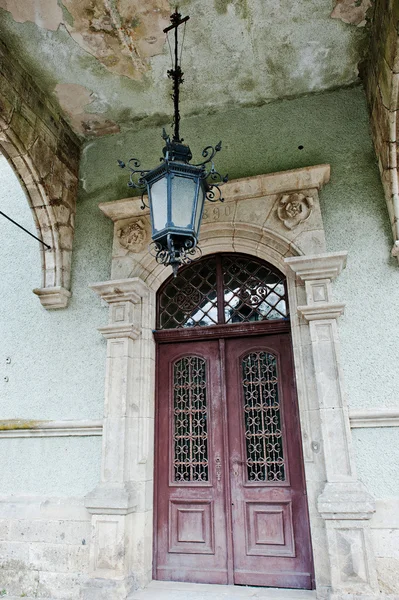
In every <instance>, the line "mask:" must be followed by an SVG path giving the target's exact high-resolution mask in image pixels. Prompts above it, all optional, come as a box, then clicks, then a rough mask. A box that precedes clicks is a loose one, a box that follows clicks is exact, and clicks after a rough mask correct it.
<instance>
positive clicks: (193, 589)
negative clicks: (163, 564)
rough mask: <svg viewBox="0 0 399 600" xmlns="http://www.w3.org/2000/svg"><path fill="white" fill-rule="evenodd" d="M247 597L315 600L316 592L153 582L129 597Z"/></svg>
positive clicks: (210, 599)
mask: <svg viewBox="0 0 399 600" xmlns="http://www.w3.org/2000/svg"><path fill="white" fill-rule="evenodd" d="M248 598H254V599H257V598H259V599H262V598H263V599H264V600H266V599H268V600H316V591H314V590H292V589H281V588H279V589H276V588H261V587H248V586H241V585H210V584H202V583H181V582H174V581H152V582H151V583H150V584H149V585H148V587H147V588H146V589H145V590H141V591H137V592H132V593H131V594H130V595H129V597H128V600H246V599H248Z"/></svg>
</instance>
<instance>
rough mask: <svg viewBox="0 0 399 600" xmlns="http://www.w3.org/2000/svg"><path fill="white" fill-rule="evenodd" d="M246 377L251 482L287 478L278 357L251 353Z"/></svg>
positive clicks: (245, 363) (246, 362)
mask: <svg viewBox="0 0 399 600" xmlns="http://www.w3.org/2000/svg"><path fill="white" fill-rule="evenodd" d="M242 377H243V380H242V383H243V391H244V425H245V439H246V450H247V460H246V464H247V475H248V481H285V463H284V453H283V436H282V430H281V414H280V402H279V397H278V377H277V364H276V357H275V356H273V354H268V353H267V352H251V353H250V354H248V355H247V356H245V357H244V358H243V360H242Z"/></svg>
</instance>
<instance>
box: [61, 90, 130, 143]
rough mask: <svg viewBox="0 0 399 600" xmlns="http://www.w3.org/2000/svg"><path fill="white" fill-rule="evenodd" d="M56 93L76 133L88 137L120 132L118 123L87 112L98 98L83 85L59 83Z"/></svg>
mask: <svg viewBox="0 0 399 600" xmlns="http://www.w3.org/2000/svg"><path fill="white" fill-rule="evenodd" d="M54 91H55V93H56V95H57V98H58V102H59V103H60V106H61V108H62V109H63V110H64V111H65V112H66V113H67V115H68V116H69V119H70V122H71V125H72V127H73V128H74V130H75V131H77V132H79V133H81V134H83V135H86V136H88V137H92V136H99V135H106V134H109V133H118V132H119V126H118V125H117V123H115V122H114V121H112V120H111V119H108V118H107V117H106V116H105V115H99V114H95V113H89V112H86V110H85V109H86V107H87V106H88V105H90V104H92V103H93V102H94V101H95V100H96V97H95V95H94V94H93V93H92V92H91V91H90V90H88V89H87V88H86V87H84V86H83V85H78V84H76V83H59V84H58V85H57V86H56V87H55V90H54Z"/></svg>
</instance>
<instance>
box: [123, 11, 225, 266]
mask: <svg viewBox="0 0 399 600" xmlns="http://www.w3.org/2000/svg"><path fill="white" fill-rule="evenodd" d="M189 18H190V17H184V18H183V19H182V18H181V15H180V13H178V12H177V9H176V11H175V12H174V13H173V14H172V15H171V17H170V20H171V23H172V24H171V25H170V26H169V27H167V28H166V29H164V32H165V33H166V34H167V33H168V32H169V31H171V30H174V32H175V59H174V66H173V69H171V70H170V71H168V77H169V78H170V79H172V80H173V94H172V98H173V101H174V135H173V139H172V140H171V139H170V137H169V136H168V135H167V133H166V132H165V130H163V135H162V137H163V139H164V140H165V147H164V148H163V158H162V159H161V164H160V165H159V166H158V167H156V168H155V169H152V170H142V169H141V168H140V161H138V160H137V159H136V158H131V159H130V160H129V162H128V168H129V170H130V181H129V183H128V186H129V187H132V188H135V189H139V190H141V191H142V197H143V195H144V193H145V191H146V192H147V194H148V201H149V206H150V216H151V227H152V240H153V244H152V249H153V252H154V253H155V257H156V260H157V261H158V262H159V263H161V264H164V265H165V266H168V265H170V266H171V267H172V269H173V272H174V275H175V276H176V274H177V270H178V268H179V266H181V265H182V264H187V263H188V262H191V260H192V258H193V256H194V255H195V254H196V253H197V251H198V250H199V249H198V246H197V244H198V237H199V230H200V225H201V218H202V213H203V209H204V202H205V199H207V200H209V201H211V202H217V201H221V202H223V198H222V195H221V192H220V188H219V186H220V185H221V184H222V183H224V182H226V181H227V175H226V176H225V177H222V176H221V175H220V173H218V171H216V169H215V167H214V164H213V158H214V156H215V154H216V153H217V152H219V151H220V150H221V147H222V145H221V142H219V143H218V144H217V145H216V146H215V147H213V146H207V147H206V148H205V149H204V150H203V151H202V157H203V159H204V160H203V162H202V163H199V164H194V165H192V164H190V160H191V159H192V154H191V150H190V148H189V146H187V145H186V144H183V139H181V138H180V131H179V125H180V111H179V91H180V85H181V84H182V83H183V72H182V70H181V67H180V65H179V62H178V56H179V52H178V33H177V32H178V27H179V25H181V24H183V23H186V22H187V21H188V20H189ZM118 163H119V166H120V167H122V168H125V166H126V165H125V163H124V162H122V161H118ZM142 208H145V204H144V202H143V205H142Z"/></svg>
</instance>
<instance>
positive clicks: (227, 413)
mask: <svg viewBox="0 0 399 600" xmlns="http://www.w3.org/2000/svg"><path fill="white" fill-rule="evenodd" d="M158 348H159V353H158V354H159V356H158V393H157V433H156V478H157V483H156V502H155V557H154V558H155V564H154V576H155V577H156V578H157V579H164V580H175V581H192V582H207V583H236V584H241V585H262V586H273V587H292V588H308V589H310V588H311V587H312V557H311V546H310V534H309V521H308V511H307V503H306V496H305V484H304V476H303V467H302V452H301V442H300V428H299V419H298V410H297V403H296V396H295V388H294V382H293V368H292V358H291V342H290V336H289V335H288V334H279V335H268V336H266V335H265V336H261V337H258V336H254V337H247V338H233V339H226V340H222V339H221V340H209V341H195V342H177V343H173V344H171V343H166V344H160V345H159V347H158Z"/></svg>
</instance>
